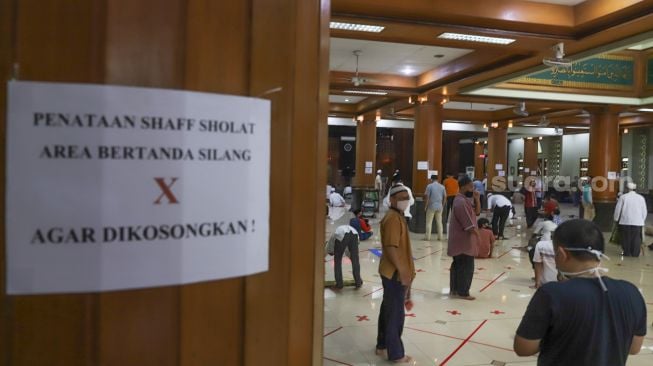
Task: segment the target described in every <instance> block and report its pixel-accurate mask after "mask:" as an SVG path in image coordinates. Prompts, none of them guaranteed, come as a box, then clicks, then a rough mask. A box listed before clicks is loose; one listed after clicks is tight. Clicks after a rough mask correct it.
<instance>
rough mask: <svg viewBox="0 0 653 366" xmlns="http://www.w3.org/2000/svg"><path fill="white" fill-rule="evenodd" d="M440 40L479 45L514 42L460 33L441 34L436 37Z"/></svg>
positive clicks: (512, 40) (508, 39)
mask: <svg viewBox="0 0 653 366" xmlns="http://www.w3.org/2000/svg"><path fill="white" fill-rule="evenodd" d="M438 38H441V39H452V40H455V41H468V42H481V43H492V44H511V43H512V42H514V41H515V40H514V39H510V38H498V37H486V36H476V35H473V34H462V33H449V32H446V33H442V34H440V35H439V36H438Z"/></svg>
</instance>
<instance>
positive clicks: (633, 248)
mask: <svg viewBox="0 0 653 366" xmlns="http://www.w3.org/2000/svg"><path fill="white" fill-rule="evenodd" d="M626 187H627V189H628V193H626V194H622V195H621V197H619V200H618V201H617V206H616V207H615V208H614V220H615V221H617V223H618V224H619V234H621V247H622V248H623V251H624V257H639V251H640V248H641V246H642V229H643V227H644V221H646V215H647V214H648V210H647V209H646V200H644V197H642V196H641V195H639V194H637V192H635V189H637V185H635V183H632V182H631V183H628V184H627V186H626Z"/></svg>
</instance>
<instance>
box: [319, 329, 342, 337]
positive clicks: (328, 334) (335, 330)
mask: <svg viewBox="0 0 653 366" xmlns="http://www.w3.org/2000/svg"><path fill="white" fill-rule="evenodd" d="M340 329H342V327H338V328H336V329H334V330H332V331H330V332H329V333H327V334H325V335H323V336H322V337H323V338H326V337H327V336H330V335H331V334H333V333H335V332H337V331H339V330H340Z"/></svg>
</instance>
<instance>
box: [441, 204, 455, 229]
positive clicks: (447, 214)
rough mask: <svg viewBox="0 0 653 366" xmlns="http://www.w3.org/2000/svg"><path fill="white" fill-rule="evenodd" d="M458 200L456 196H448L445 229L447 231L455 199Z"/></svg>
mask: <svg viewBox="0 0 653 366" xmlns="http://www.w3.org/2000/svg"><path fill="white" fill-rule="evenodd" d="M454 198H456V196H447V208H446V209H445V211H444V218H443V220H444V227H445V230H447V229H446V228H447V222H449V214H450V213H451V208H452V207H453V199H454Z"/></svg>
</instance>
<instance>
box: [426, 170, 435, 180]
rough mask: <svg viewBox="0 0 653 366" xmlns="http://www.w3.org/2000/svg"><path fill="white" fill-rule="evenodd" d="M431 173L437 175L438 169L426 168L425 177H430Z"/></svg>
mask: <svg viewBox="0 0 653 366" xmlns="http://www.w3.org/2000/svg"><path fill="white" fill-rule="evenodd" d="M432 175H438V171H437V170H428V171H427V172H426V178H428V179H431V176H432Z"/></svg>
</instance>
